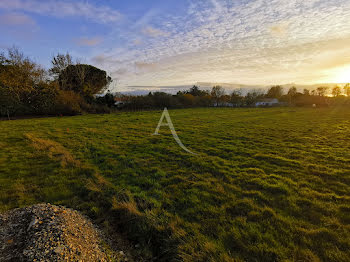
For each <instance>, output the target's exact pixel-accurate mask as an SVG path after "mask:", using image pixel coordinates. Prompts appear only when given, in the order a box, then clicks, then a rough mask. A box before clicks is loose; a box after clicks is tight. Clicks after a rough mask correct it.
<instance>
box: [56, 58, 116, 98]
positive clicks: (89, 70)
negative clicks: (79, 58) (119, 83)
mask: <svg viewBox="0 0 350 262" xmlns="http://www.w3.org/2000/svg"><path fill="white" fill-rule="evenodd" d="M111 81H112V79H111V78H110V77H109V76H107V73H106V71H103V70H101V69H99V68H97V67H94V66H92V65H85V64H77V65H68V66H67V67H66V68H65V69H64V70H62V71H61V72H60V74H59V77H58V83H59V85H60V88H61V89H62V90H68V91H73V92H75V93H78V94H80V95H82V96H83V97H92V96H93V95H94V94H100V93H102V92H103V91H105V90H106V88H107V87H108V85H109V83H110V82H111Z"/></svg>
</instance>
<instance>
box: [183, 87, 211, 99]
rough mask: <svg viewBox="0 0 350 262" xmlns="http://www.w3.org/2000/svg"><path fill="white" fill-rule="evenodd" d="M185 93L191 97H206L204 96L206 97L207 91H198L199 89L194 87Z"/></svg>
mask: <svg viewBox="0 0 350 262" xmlns="http://www.w3.org/2000/svg"><path fill="white" fill-rule="evenodd" d="M186 93H187V94H190V95H193V96H206V95H208V91H204V90H200V89H199V87H198V86H196V85H194V86H193V87H191V88H190V90H189V91H187V92H186Z"/></svg>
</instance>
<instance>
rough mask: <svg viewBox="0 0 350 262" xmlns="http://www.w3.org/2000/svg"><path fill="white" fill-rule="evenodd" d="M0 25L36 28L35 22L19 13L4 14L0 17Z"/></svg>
mask: <svg viewBox="0 0 350 262" xmlns="http://www.w3.org/2000/svg"><path fill="white" fill-rule="evenodd" d="M0 25H5V26H22V25H26V26H36V22H35V21H34V19H32V18H31V17H30V16H28V15H25V14H19V13H6V14H2V15H0Z"/></svg>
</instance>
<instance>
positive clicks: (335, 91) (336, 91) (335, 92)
mask: <svg viewBox="0 0 350 262" xmlns="http://www.w3.org/2000/svg"><path fill="white" fill-rule="evenodd" d="M332 95H333V96H334V97H337V96H340V95H341V89H340V87H339V86H335V87H333V89H332Z"/></svg>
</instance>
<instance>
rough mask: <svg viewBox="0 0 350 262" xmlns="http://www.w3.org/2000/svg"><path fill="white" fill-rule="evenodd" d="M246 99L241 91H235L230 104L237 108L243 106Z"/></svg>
mask: <svg viewBox="0 0 350 262" xmlns="http://www.w3.org/2000/svg"><path fill="white" fill-rule="evenodd" d="M243 100H244V97H243V96H242V92H241V91H240V90H235V91H233V92H232V93H231V97H230V102H231V103H232V104H234V105H235V106H241V105H242V104H243Z"/></svg>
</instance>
